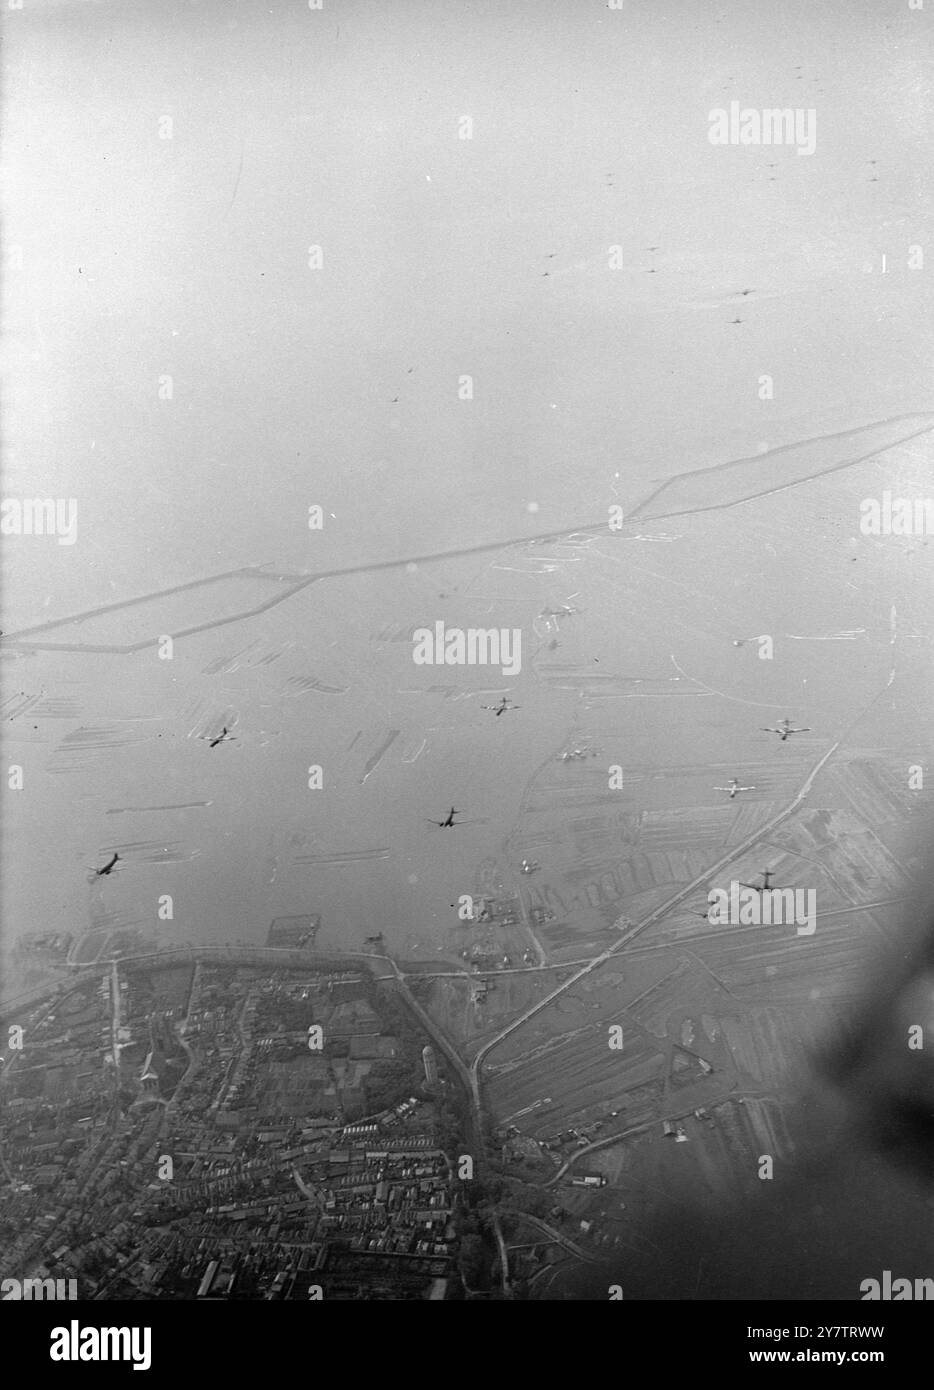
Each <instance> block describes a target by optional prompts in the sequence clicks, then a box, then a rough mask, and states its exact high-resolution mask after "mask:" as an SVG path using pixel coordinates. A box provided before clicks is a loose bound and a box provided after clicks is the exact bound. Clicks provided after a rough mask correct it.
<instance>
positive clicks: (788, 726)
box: [761, 719, 811, 743]
mask: <svg viewBox="0 0 934 1390" xmlns="http://www.w3.org/2000/svg"><path fill="white" fill-rule="evenodd" d="M761 727H762V732H763V733H764V734H778V737H779V738H780V739H781V741H782V743H784V742H785V739H786V738H787V737H788V735H789V734H809V733H810V732H811V730H810V728H809V727H808V726H807V725H806V724H805V725H803V726H802V727H801V728H800V729H796V728H793V727H792V723H791V720H790V719H782V720H781V721H780V722H779V723H778V724H777V725H771V724H763V725H762V726H761Z"/></svg>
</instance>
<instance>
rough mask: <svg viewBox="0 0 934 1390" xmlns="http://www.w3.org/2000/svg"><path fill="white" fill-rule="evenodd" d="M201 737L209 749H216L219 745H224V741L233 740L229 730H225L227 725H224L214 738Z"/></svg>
mask: <svg viewBox="0 0 934 1390" xmlns="http://www.w3.org/2000/svg"><path fill="white" fill-rule="evenodd" d="M201 737H202V738H206V739H207V740H208V747H209V748H216V747H217V745H218V744H219V743H224V742H225V740H226V739H228V738H233V734H232V733H231V732H230V730H229V729H228V728H227V725H226V724H225V725H224V727H223V728H222V729H221V731H220V733H219V734H218V735H217V737H216V738H211V736H210V735H209V734H202V735H201Z"/></svg>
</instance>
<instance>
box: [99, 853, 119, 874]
mask: <svg viewBox="0 0 934 1390" xmlns="http://www.w3.org/2000/svg"><path fill="white" fill-rule="evenodd" d="M119 858H120V856H119V854H117V853H116V851H115V852H114V857H113V859H111V861H110V863H109V864H105V865H104V867H103V868H102V869H95V870H94V873H95V874H96V876H97V877H98V878H101V877H102V876H103V875H104V874H110V873H113V870H114V865H115V864H116V863H117V860H118V859H119Z"/></svg>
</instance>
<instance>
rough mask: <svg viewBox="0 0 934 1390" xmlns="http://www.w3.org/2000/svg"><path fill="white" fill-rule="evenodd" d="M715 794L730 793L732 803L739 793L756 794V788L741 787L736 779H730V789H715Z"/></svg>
mask: <svg viewBox="0 0 934 1390" xmlns="http://www.w3.org/2000/svg"><path fill="white" fill-rule="evenodd" d="M714 791H715V792H729V793H730V800H731V801H732V800H733V798H734V796H735V795H736V793H737V792H754V791H755V787H741V786H740V785H739V783H738V782H737V780H736V778H735V777H731V778H730V785H729V786H728V787H714Z"/></svg>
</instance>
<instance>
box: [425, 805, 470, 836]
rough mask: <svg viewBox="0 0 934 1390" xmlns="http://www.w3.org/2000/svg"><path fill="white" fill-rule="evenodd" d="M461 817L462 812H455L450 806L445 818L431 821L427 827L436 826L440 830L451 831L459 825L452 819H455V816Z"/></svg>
mask: <svg viewBox="0 0 934 1390" xmlns="http://www.w3.org/2000/svg"><path fill="white" fill-rule="evenodd" d="M461 815H463V811H457V810H455V809H454V807H453V806H452V807H451V809H450V811H448V814H447V817H446V818H445V819H444V820H433V821H429V822H428V824H429V825H437V826H439V827H440V828H441V829H442V830H453V829H454V828H455V827H456V826H457V825H458V824H459V822H458V821H456V820H455V819H454V817H455V816H461Z"/></svg>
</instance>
